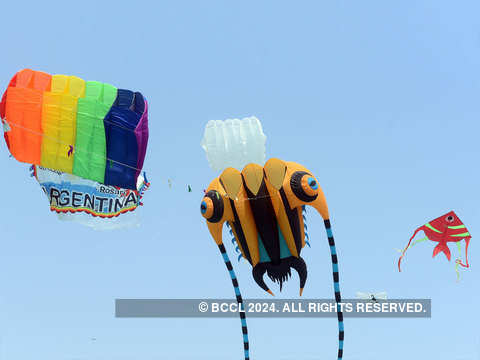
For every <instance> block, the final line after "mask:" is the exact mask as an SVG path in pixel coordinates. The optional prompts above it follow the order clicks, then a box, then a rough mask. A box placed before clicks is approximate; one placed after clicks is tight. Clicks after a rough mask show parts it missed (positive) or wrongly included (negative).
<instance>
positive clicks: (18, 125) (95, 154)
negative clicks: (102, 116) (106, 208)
mask: <svg viewBox="0 0 480 360" xmlns="http://www.w3.org/2000/svg"><path fill="white" fill-rule="evenodd" d="M7 124H8V125H12V126H14V127H17V128H19V129H22V130H25V131H28V132H30V133H32V134H35V135H38V136H41V137H42V138H45V139H48V140H51V141H54V142H56V143H57V144H60V145H65V146H68V147H71V149H73V150H74V151H75V152H80V153H82V154H88V155H94V156H96V157H100V158H104V159H105V160H108V161H109V162H112V163H116V164H119V165H122V166H125V167H127V168H130V169H132V170H136V171H141V170H142V169H139V168H137V167H135V166H131V165H128V164H125V163H122V162H121V161H117V160H114V159H111V158H109V157H107V156H103V155H99V154H97V153H94V152H93V151H89V150H84V149H82V148H77V147H76V146H74V145H72V144H67V143H65V142H62V141H60V140H59V139H58V138H54V137H51V136H48V135H45V134H44V133H41V132H38V131H35V130H32V129H30V128H27V127H25V126H23V125H20V124H17V123H14V122H7ZM7 134H8V132H7Z"/></svg>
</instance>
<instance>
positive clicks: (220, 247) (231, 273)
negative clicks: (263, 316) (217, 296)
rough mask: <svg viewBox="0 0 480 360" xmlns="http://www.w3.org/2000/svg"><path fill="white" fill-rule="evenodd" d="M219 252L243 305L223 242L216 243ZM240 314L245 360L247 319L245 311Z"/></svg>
mask: <svg viewBox="0 0 480 360" xmlns="http://www.w3.org/2000/svg"><path fill="white" fill-rule="evenodd" d="M218 248H219V249H220V252H221V253H222V257H223V260H224V261H225V266H226V267H227V269H228V272H229V273H230V278H231V279H232V284H233V288H234V289H235V295H236V296H237V303H238V305H239V306H243V300H242V294H241V293H240V288H239V287H238V280H237V277H236V275H235V271H233V267H232V263H231V262H230V259H229V257H228V254H227V251H226V250H225V246H223V244H220V245H218ZM239 314H240V321H241V322H242V333H243V351H244V353H245V360H249V359H250V356H249V345H248V329H247V319H246V317H245V312H243V311H241V312H239Z"/></svg>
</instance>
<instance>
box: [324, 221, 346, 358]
mask: <svg viewBox="0 0 480 360" xmlns="http://www.w3.org/2000/svg"><path fill="white" fill-rule="evenodd" d="M324 223H325V229H326V230H327V236H328V244H329V245H330V254H331V255H332V267H333V287H334V289H335V302H336V303H337V318H338V360H341V359H342V358H343V338H344V329H343V313H342V311H341V308H340V305H339V304H338V303H340V302H341V301H342V297H341V295H340V283H339V278H338V259H337V250H336V248H335V240H334V239H333V233H332V227H331V225H330V220H328V219H327V220H325V221H324Z"/></svg>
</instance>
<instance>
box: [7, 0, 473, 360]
mask: <svg viewBox="0 0 480 360" xmlns="http://www.w3.org/2000/svg"><path fill="white" fill-rule="evenodd" d="M1 13H2V17H1V18H2V19H1V27H2V31H1V34H2V47H1V50H2V54H1V58H0V64H1V67H0V85H1V88H5V87H6V86H7V84H8V81H9V80H10V78H11V76H12V75H13V74H14V73H15V72H16V71H18V70H20V69H22V68H26V67H29V68H33V69H35V70H42V71H46V72H49V73H53V74H69V75H76V76H80V77H82V78H84V79H86V80H99V81H104V82H108V83H111V84H114V85H115V86H118V87H120V88H126V89H133V90H139V91H141V92H142V93H143V94H145V96H146V97H147V99H148V101H149V104H150V109H149V110H150V143H149V148H148V152H147V158H146V162H145V170H146V171H147V174H148V175H149V180H150V181H151V183H152V186H151V188H150V190H148V192H147V193H146V195H145V206H144V207H143V208H141V209H140V210H139V214H140V215H141V216H142V221H143V222H142V226H141V227H139V228H138V229H132V230H125V231H120V232H95V231H92V230H90V229H88V228H86V227H83V226H81V225H77V224H71V223H68V222H67V223H65V222H60V221H58V220H57V218H56V216H55V215H53V214H52V213H50V211H49V209H48V204H47V201H46V198H45V197H44V195H43V193H42V192H41V190H40V187H39V186H38V184H37V183H36V181H35V180H34V179H33V178H30V177H29V172H28V165H26V164H21V163H19V162H17V161H16V160H14V159H12V158H9V156H8V151H7V148H6V146H5V144H4V142H3V141H2V142H1V144H0V169H1V170H0V172H1V175H2V176H1V177H0V186H1V188H2V189H3V191H2V200H1V204H2V205H1V207H0V215H1V217H0V238H1V241H0V317H1V321H0V339H1V343H0V349H1V350H0V359H2V360H37V359H48V360H139V359H141V360H191V359H196V360H207V359H208V360H236V359H242V355H243V352H242V344H241V341H242V340H241V333H240V322H239V320H238V319H223V320H215V319H211V320H208V321H204V320H200V319H169V320H164V319H116V318H115V317H114V299H115V298H166V297H167V298H204V297H214V298H217V297H225V298H233V289H232V287H231V283H230V279H229V277H228V274H227V272H226V270H225V266H224V264H223V261H222V259H221V257H220V255H219V253H218V249H217V248H216V246H215V244H214V242H213V240H212V239H211V237H210V235H209V233H208V231H207V227H206V225H205V222H204V220H203V218H202V217H201V216H200V212H199V205H200V201H201V198H202V195H203V192H202V190H203V189H204V188H205V187H206V186H207V185H208V184H209V183H210V181H211V180H212V179H213V178H214V177H215V176H217V175H218V173H215V172H213V171H212V170H211V169H210V168H209V166H208V163H207V160H206V157H205V153H204V152H203V150H202V149H201V147H200V141H201V138H202V136H203V128H204V126H205V124H206V122H207V121H208V120H210V119H226V118H232V117H238V118H243V117H246V116H257V117H258V118H259V119H260V120H261V121H262V124H263V127H264V132H265V134H266V135H267V157H280V158H283V159H285V160H290V161H297V162H300V163H302V164H304V165H305V166H306V167H307V168H309V169H310V170H311V171H312V172H313V173H314V174H315V175H316V176H317V177H318V179H319V181H320V184H321V186H322V188H323V190H324V192H325V194H326V197H327V201H328V203H329V207H330V212H331V218H332V225H333V229H334V234H335V236H336V241H337V247H338V254H339V265H340V281H341V289H342V292H343V297H344V298H352V297H354V296H355V292H356V291H387V293H388V295H389V297H390V298H405V297H412V298H425V297H426V298H431V299H432V306H433V309H432V318H431V319H416V320H411V319H366V320H363V319H349V318H346V320H345V356H344V359H345V360H357V359H358V360H360V359H362V360H363V359H368V360H377V359H378V360H380V359H389V360H400V359H405V358H408V359H422V358H427V359H430V358H432V359H433V358H434V359H436V360H447V359H448V360H451V359H463V360H466V359H475V360H478V359H480V354H479V352H480V342H479V341H480V339H479V337H480V336H479V335H478V321H479V320H480V319H479V309H478V305H479V304H480V286H479V280H478V279H479V275H480V272H479V270H478V269H479V264H480V257H479V256H478V250H479V248H478V245H477V239H479V238H480V237H479V236H480V187H479V185H478V184H479V177H480V170H479V169H480V165H479V159H480V147H479V140H478V139H479V134H480V125H479V119H480V106H479V99H480V78H479V68H480V20H479V17H478V14H479V13H480V4H479V3H478V1H461V2H450V1H438V0H431V1H404V2H385V1H361V2H360V1H322V2H320V1H311V2H308V1H303V2H291V1H290V2H287V1H242V2H241V5H238V4H237V3H235V4H234V3H233V2H226V1H170V2H166V1H142V2H126V1H82V2H78V1H77V2H75V1H58V2H50V1H29V2H22V1H7V2H3V3H2V10H1ZM168 179H171V180H172V182H173V187H172V188H171V189H170V188H169V187H168ZM187 184H190V185H191V186H192V189H193V192H191V193H189V192H187V190H186V185H187ZM452 209H453V210H455V211H456V212H457V214H458V215H459V216H460V218H461V219H462V220H463V222H464V223H465V224H466V225H467V227H468V229H469V230H470V232H471V234H472V235H473V239H472V242H471V246H470V255H471V256H470V262H471V264H472V267H471V269H469V270H468V271H463V272H462V280H461V282H460V283H456V275H455V271H454V263H453V260H454V259H452V262H450V263H448V261H447V260H446V258H445V256H444V255H443V254H440V255H439V256H438V257H436V258H435V259H433V260H432V258H431V257H432V250H433V247H434V244H433V243H432V242H428V243H421V244H419V245H417V246H415V248H413V249H411V250H410V251H409V252H408V253H407V256H406V258H405V259H404V262H403V271H402V273H398V270H397V267H396V261H397V258H398V253H397V252H396V251H395V248H403V247H404V246H405V245H406V243H407V241H408V239H409V237H410V236H411V234H412V233H413V231H414V230H415V228H416V227H417V226H420V225H422V224H424V223H425V222H427V221H429V220H431V219H433V218H436V217H438V216H440V215H442V214H444V213H446V212H447V211H449V210H452ZM308 224H309V233H310V238H311V243H312V247H311V248H307V249H305V250H304V251H303V252H302V254H303V256H304V258H305V260H306V262H307V264H308V268H309V278H308V281H307V285H306V288H305V292H304V296H305V297H309V298H312V297H318V298H332V297H333V287H332V276H331V264H330V256H329V249H328V244H327V240H326V237H325V232H324V229H323V222H322V220H321V217H320V216H319V215H318V214H315V213H314V211H313V209H312V210H311V211H309V212H308ZM226 246H227V250H228V251H229V252H230V254H232V256H231V257H232V259H233V258H235V256H234V254H235V253H234V252H233V251H232V250H233V249H232V247H231V245H230V244H229V241H226ZM452 250H456V249H453V248H452ZM452 252H453V251H452ZM453 254H456V253H455V252H453ZM454 258H455V257H454ZM233 262H234V267H235V269H236V271H237V275H238V278H239V282H240V286H241V288H242V291H243V295H244V297H245V298H263V297H265V298H266V295H265V294H264V292H263V291H262V290H261V289H260V288H259V287H258V286H257V285H256V284H255V283H254V281H253V279H252V278H251V267H250V266H249V265H248V264H247V263H246V262H240V263H237V262H236V260H235V261H233ZM272 289H273V290H274V291H275V292H276V293H277V294H278V287H276V286H272ZM297 291H298V279H297V276H296V275H294V278H293V279H292V281H290V282H289V283H287V284H286V286H285V289H284V292H283V294H282V296H284V297H296V296H297ZM248 325H249V330H250V343H251V356H252V359H254V360H273V359H281V360H293V359H295V360H303V359H305V360H310V359H312V360H313V359H335V358H336V348H337V325H336V319H334V318H331V319H290V320H285V319H273V320H266V319H250V320H248ZM92 338H96V340H95V341H92V340H91V339H92Z"/></svg>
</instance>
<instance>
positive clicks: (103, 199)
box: [0, 69, 148, 218]
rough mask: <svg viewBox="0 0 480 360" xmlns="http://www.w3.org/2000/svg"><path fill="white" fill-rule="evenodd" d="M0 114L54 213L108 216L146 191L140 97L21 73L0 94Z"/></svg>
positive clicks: (144, 114)
mask: <svg viewBox="0 0 480 360" xmlns="http://www.w3.org/2000/svg"><path fill="white" fill-rule="evenodd" d="M0 117H1V118H2V123H3V128H4V137H5V141H6V143H7V146H8V148H9V150H10V153H11V154H12V156H13V157H14V158H15V159H17V160H18V161H20V162H25V163H28V164H32V165H33V168H32V170H33V171H34V175H35V176H36V178H37V180H38V181H39V183H40V184H41V185H42V188H43V190H44V191H45V192H46V193H47V196H48V198H49V200H50V205H51V208H52V210H55V211H56V212H59V213H60V212H63V213H75V212H83V213H88V214H90V215H93V216H98V217H102V218H111V217H114V216H118V215H120V214H122V213H124V212H127V211H129V210H134V209H135V208H136V207H137V205H139V204H140V197H141V193H142V192H143V190H145V188H146V186H148V182H147V181H146V180H145V179H144V176H141V171H142V167H143V163H144V159H145V154H146V150H147V143H148V104H147V101H146V99H145V98H144V97H143V95H142V94H141V93H140V92H133V91H130V90H124V89H117V88H116V87H114V86H112V85H109V84H106V83H101V82H98V81H84V80H82V79H80V78H78V77H76V76H67V75H50V74H47V73H44V72H40V71H33V70H30V69H24V70H21V71H19V72H18V73H16V74H15V76H14V77H13V78H12V79H11V81H10V83H9V85H8V88H7V90H6V91H5V93H4V94H3V97H2V100H1V102H0ZM67 175H68V176H67Z"/></svg>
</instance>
